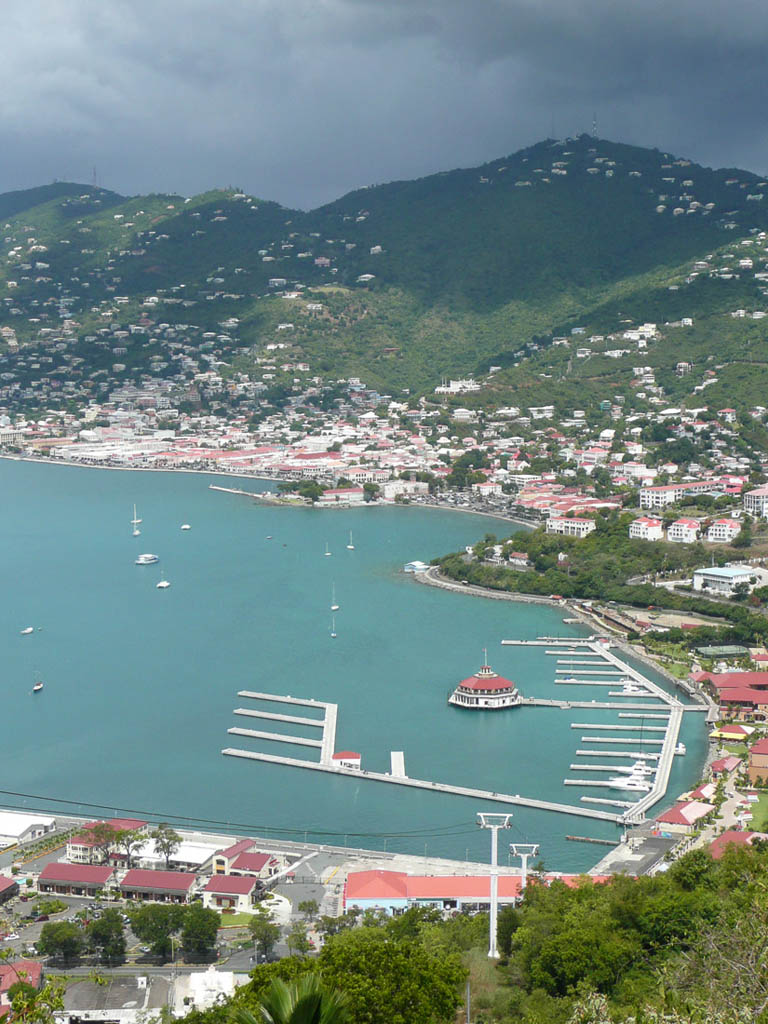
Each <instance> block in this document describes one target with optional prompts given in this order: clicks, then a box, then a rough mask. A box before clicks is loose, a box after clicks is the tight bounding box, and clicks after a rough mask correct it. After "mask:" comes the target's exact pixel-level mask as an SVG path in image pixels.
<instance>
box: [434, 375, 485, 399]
mask: <svg viewBox="0 0 768 1024" xmlns="http://www.w3.org/2000/svg"><path fill="white" fill-rule="evenodd" d="M481 387H482V385H480V384H478V383H477V381H476V380H474V379H473V378H472V377H468V378H466V379H465V380H450V381H447V382H446V381H445V380H443V381H442V382H441V383H440V384H439V385H438V387H436V388H435V394H436V395H459V394H462V392H466V391H479V390H480V389H481Z"/></svg>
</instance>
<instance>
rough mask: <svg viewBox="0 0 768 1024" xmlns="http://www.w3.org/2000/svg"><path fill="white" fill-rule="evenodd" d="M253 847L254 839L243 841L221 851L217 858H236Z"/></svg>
mask: <svg viewBox="0 0 768 1024" xmlns="http://www.w3.org/2000/svg"><path fill="white" fill-rule="evenodd" d="M252 846H253V840H252V839H241V840H240V842H239V843H235V844H234V846H228V847H227V848H226V850H219V852H218V853H217V854H216V856H217V857H229V858H231V857H236V856H237V855H238V853H245V851H246V850H250V848H251V847H252Z"/></svg>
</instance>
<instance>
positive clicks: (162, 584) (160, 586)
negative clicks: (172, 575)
mask: <svg viewBox="0 0 768 1024" xmlns="http://www.w3.org/2000/svg"><path fill="white" fill-rule="evenodd" d="M170 585H171V584H170V582H169V581H168V580H160V582H159V583H156V584H155V586H156V587H157V589H158V590H167V589H168V587H170Z"/></svg>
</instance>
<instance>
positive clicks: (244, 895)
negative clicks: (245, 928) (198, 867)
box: [203, 875, 262, 913]
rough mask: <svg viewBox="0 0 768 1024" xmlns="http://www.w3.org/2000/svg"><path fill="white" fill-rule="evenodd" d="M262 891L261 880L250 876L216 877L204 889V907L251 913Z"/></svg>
mask: <svg viewBox="0 0 768 1024" xmlns="http://www.w3.org/2000/svg"><path fill="white" fill-rule="evenodd" d="M261 890H262V885H261V883H260V882H259V880H258V879H257V878H253V877H252V876H249V875H214V876H213V877H212V878H211V879H209V881H208V883H207V885H206V886H205V888H204V889H203V906H204V907H207V908H210V909H212V910H234V911H237V912H242V913H249V912H251V911H252V910H253V908H254V906H255V905H256V903H257V902H258V895H259V893H260V892H261Z"/></svg>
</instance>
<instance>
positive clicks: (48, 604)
mask: <svg viewBox="0 0 768 1024" xmlns="http://www.w3.org/2000/svg"><path fill="white" fill-rule="evenodd" d="M212 482H214V483H216V484H217V485H223V486H234V487H238V486H244V487H245V488H246V489H249V490H260V489H268V488H269V487H270V486H273V485H270V484H267V483H262V482H259V481H254V480H248V481H245V482H237V481H235V482H233V481H232V480H231V479H230V478H224V479H222V478H221V477H214V476H210V477H209V476H207V475H203V474H180V473H173V474H172V473H154V472H120V471H105V470H87V469H79V468H73V467H65V466H56V465H44V464H36V463H28V462H13V461H6V460H0V493H1V494H2V502H1V503H0V566H1V568H2V580H3V585H2V588H0V637H2V648H1V649H2V652H3V696H4V711H5V715H4V726H5V728H4V735H3V745H2V748H0V765H2V775H1V777H2V795H0V803H3V804H5V805H6V806H19V807H22V806H36V807H49V808H52V809H54V810H59V811H64V810H68V811H70V812H72V813H83V814H87V815H91V814H93V815H94V816H96V815H98V814H102V813H112V812H113V811H116V812H120V813H129V812H130V813H136V814H147V815H152V816H153V817H155V818H161V819H162V818H171V817H174V816H185V818H186V819H188V821H189V823H190V824H192V823H202V824H206V823H207V824H208V825H209V827H211V828H212V829H216V830H222V829H224V828H226V827H227V825H229V827H231V828H233V829H236V828H241V829H242V830H246V831H250V832H253V833H255V834H265V835H266V834H269V835H282V836H286V837H290V838H299V839H303V838H304V836H305V834H306V836H307V837H308V838H316V839H318V840H320V841H323V842H329V843H331V842H332V843H337V844H339V845H344V844H347V845H349V846H364V847H371V848H376V849H384V848H386V849H387V850H394V851H403V852H411V853H416V854H423V853H424V852H425V851H426V852H427V853H429V854H431V855H442V856H451V857H462V858H463V857H465V856H468V857H470V858H472V859H477V860H486V859H487V847H488V838H487V834H485V833H483V834H481V833H480V830H479V829H478V828H477V826H476V824H475V821H476V812H477V811H482V810H484V811H488V810H503V811H507V810H509V807H508V806H503V807H500V808H496V807H494V805H491V804H488V803H482V804H478V802H477V801H474V800H470V799H466V798H461V797H454V796H449V795H444V794H436V793H430V792H426V791H418V790H410V789H405V788H403V787H399V786H388V785H382V784H378V783H374V782H370V781H368V782H366V781H362V780H360V781H358V780H354V779H349V778H344V777H330V776H328V775H326V774H324V773H319V772H310V771H302V770H299V769H294V768H288V767H284V766H274V765H268V764H263V763H256V762H246V761H241V760H239V759H235V758H227V757H224V756H222V754H221V750H222V748H224V747H228V746H237V747H244V748H249V747H250V749H255V750H262V751H264V752H275V753H283V754H286V755H288V756H293V757H309V758H312V757H314V756H315V755H314V753H312V752H310V753H309V754H308V753H307V751H308V748H304V747H299V746H286V745H285V744H282V743H279V744H278V743H272V742H270V741H263V740H261V741H260V740H249V739H244V738H242V737H232V736H229V735H228V734H227V729H228V728H229V727H231V726H235V725H243V724H246V725H248V724H249V723H244V721H243V720H242V719H240V720H238V719H237V717H236V716H235V715H234V714H233V709H234V708H235V707H238V706H242V704H243V703H244V701H243V699H242V698H238V697H237V691H238V690H240V689H250V690H258V691H265V692H269V693H275V694H280V695H288V694H290V695H293V696H295V697H309V698H315V699H317V700H323V701H331V702H335V703H337V704H338V707H339V715H338V729H337V742H336V746H337V749H353V750H357V751H360V752H361V753H362V755H363V767H366V768H370V769H373V770H377V771H388V770H389V767H390V764H389V755H390V751H392V750H402V751H404V753H405V767H406V771H407V773H408V774H409V775H410V776H412V777H416V778H424V779H431V780H436V781H441V782H450V783H454V784H458V785H467V786H473V787H477V788H486V789H490V790H492V791H495V792H502V793H520V794H523V795H525V796H535V797H538V798H542V799H549V800H556V801H561V802H568V803H574V802H576V801H577V800H578V795H579V791H578V789H577V788H576V787H568V788H566V787H564V786H563V784H562V783H563V779H564V778H565V776H566V775H567V774H568V767H569V764H570V763H571V762H572V761H573V760H574V756H575V749H576V747H577V746H578V745H579V742H578V740H579V733H578V731H576V730H572V729H571V728H570V723H571V721H580V720H585V719H584V714H585V713H584V711H582V712H580V713H579V712H575V711H574V712H566V711H559V710H549V709H543V708H535V709H534V708H524V709H523V708H521V709H517V710H515V711H512V712H507V713H499V714H493V713H481V714H472V713H471V712H466V711H461V710H459V709H456V708H453V707H449V706H448V705H447V702H446V701H447V696H448V693H449V691H450V690H451V689H452V688H453V687H454V686H455V685H456V683H457V682H458V681H459V680H460V679H462V678H464V677H466V676H468V675H470V674H472V673H473V672H474V671H476V670H477V668H478V667H479V665H480V664H481V662H482V657H483V655H482V650H483V648H488V652H489V661H490V663H491V664H492V665H493V667H494V668H495V669H496V670H497V671H498V672H500V673H501V674H502V675H505V676H508V677H510V678H512V679H514V680H515V682H516V683H517V684H518V685H519V687H520V688H521V690H522V692H523V693H524V694H528V695H531V696H555V695H557V696H561V695H562V690H563V688H562V687H556V686H555V685H554V682H553V680H554V669H555V664H554V659H552V658H547V657H546V656H545V655H544V653H543V651H542V650H541V649H536V648H517V649H515V648H502V647H501V646H500V641H501V640H502V639H504V638H521V639H530V638H534V637H536V636H539V635H562V636H565V635H585V634H586V630H583V629H582V628H581V627H578V626H574V625H569V624H565V623H563V621H562V617H563V613H562V612H561V611H560V610H558V609H557V608H549V607H541V606H538V605H537V606H534V605H527V604H521V603H515V602H505V601H493V600H486V599H480V598H475V597H470V596H468V595H463V594H452V593H446V592H443V591H439V590H436V589H434V588H430V587H426V586H423V585H420V584H418V583H415V582H414V581H413V579H411V578H409V577H407V576H406V575H404V574H403V573H402V566H403V564H404V563H405V562H406V561H409V560H411V559H416V558H419V559H423V560H425V561H426V560H429V559H430V558H432V557H435V556H436V555H439V554H443V553H445V552H447V551H452V550H458V549H460V548H463V547H464V545H465V544H471V543H473V542H475V541H476V540H477V539H478V538H479V537H480V536H482V535H483V534H484V533H485V532H497V533H499V535H506V534H507V533H508V532H509V528H508V525H507V524H504V523H499V522H497V521H494V520H492V519H486V518H483V517H477V516H472V515H467V514H462V513H457V512H449V511H445V512H443V511H436V510H433V509H420V508H405V507H403V508H398V507H388V508H364V509H345V510H337V509H330V510H324V509H309V508H276V507H271V506H267V505H263V504H259V503H256V502H253V501H251V500H249V499H248V498H245V497H241V496H237V495H230V494H223V493H220V492H216V491H212V490H210V489H209V484H210V483H212ZM134 502H135V503H136V504H137V506H138V512H139V516H140V517H141V518H142V519H143V522H142V524H141V527H140V529H141V531H142V532H141V536H140V537H137V538H134V537H133V536H132V535H131V526H130V519H131V517H132V509H133V503H134ZM182 523H189V524H190V525H191V529H190V530H189V531H182V530H181V529H180V526H181V524H182ZM350 530H352V532H353V539H354V545H355V547H354V550H352V551H350V550H348V549H347V547H346V545H347V542H348V540H349V531H350ZM270 537H271V539H268V538H270ZM326 543H327V544H328V546H329V549H330V551H331V556H330V557H326V556H325V554H324V551H325V547H326ZM140 552H154V553H157V554H158V555H160V558H161V561H160V563H159V565H157V566H147V567H140V566H136V565H135V564H134V560H135V558H136V555H137V554H138V553H140ZM161 578H167V579H168V580H170V581H171V584H172V585H171V587H170V588H169V589H168V590H164V591H163V590H157V589H156V586H155V584H156V583H157V582H158V581H159V580H160V579H161ZM333 586H335V591H336V601H337V603H338V604H339V605H340V608H339V611H338V612H336V615H335V619H336V621H335V626H336V632H337V637H336V639H331V637H330V631H331V614H332V613H331V611H330V604H331V593H332V587H333ZM566 614H567V613H566ZM30 625H31V626H34V627H35V633H34V634H33V635H31V636H21V635H20V630H21V629H23V628H24V627H26V626H30ZM648 674H649V675H650V676H651V678H653V679H654V680H655V681H657V682H661V681H662V680H660V679H659V678H658V676H656V675H655V674H653V673H652V672H649V673H648ZM38 675H39V677H40V678H41V679H43V681H44V683H45V689H44V691H43V692H42V693H41V694H39V695H37V696H32V695H31V692H30V691H31V687H32V683H33V682H34V679H35V678H36V677H37V676H38ZM569 689H570V688H569ZM569 696H572V697H573V698H574V699H576V698H577V696H578V695H577V694H576V693H575V692H571V693H569ZM593 696H594V693H590V694H589V696H588V698H587V699H591V698H592V697H593ZM298 713H299V714H302V713H303V712H301V711H298ZM588 714H589V718H588V720H589V721H600V720H601V718H600V717H598V715H597V713H593V712H589V713H588ZM579 716H580V717H579ZM700 718H701V716H687V717H686V721H685V722H684V728H683V733H682V735H681V738H682V739H683V740H684V742H685V743H686V744H687V746H688V755H687V756H686V757H684V758H676V760H675V766H674V769H673V773H672V778H671V788H670V793H671V794H674V793H676V792H679V791H680V790H681V789H682V788H685V787H687V786H689V785H691V784H692V783H693V782H694V781H695V780H696V778H697V777H698V773H699V770H700V767H701V763H702V760H703V756H704V752H705V746H706V740H705V731H704V728H703V721H701V720H700ZM688 719H695V721H689V720H688ZM254 727H256V728H265V729H272V728H273V729H274V730H275V731H278V732H286V733H292V734H293V735H297V736H298V735H309V734H310V733H309V731H308V729H307V728H306V727H301V726H287V725H285V726H284V725H280V724H278V723H276V724H275V725H274V726H272V725H269V724H266V723H265V724H264V725H256V726H254ZM60 801H71V803H62V802H60ZM670 802H671V801H670V800H668V801H666V804H662V805H660V808H661V807H663V806H666V805H668V804H669V803H670ZM175 820H177V822H178V824H179V825H180V826H181V825H184V824H185V823H186V822H185V821H184V820H181V819H180V818H175ZM567 834H576V835H585V836H596V837H603V838H611V839H615V838H617V837H618V834H619V833H618V830H617V828H616V827H615V826H614V825H613V824H611V823H603V822H594V821H591V820H589V819H585V818H577V817H572V816H564V815H558V814H553V813H547V812H542V811H534V810H529V809H526V808H514V809H513V828H512V829H511V831H510V832H509V833H508V835H509V839H510V841H515V840H517V841H531V842H538V843H540V845H541V857H542V859H543V861H544V863H545V864H546V865H547V866H548V867H550V868H556V869H561V870H583V869H586V868H587V867H589V866H591V864H593V863H594V862H595V861H596V860H597V859H598V857H599V855H600V848H599V847H591V846H586V845H583V844H579V843H572V842H568V841H566V840H565V836H566V835H567ZM502 849H504V847H502ZM502 860H503V857H502Z"/></svg>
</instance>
